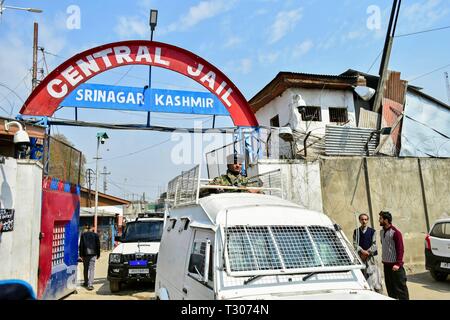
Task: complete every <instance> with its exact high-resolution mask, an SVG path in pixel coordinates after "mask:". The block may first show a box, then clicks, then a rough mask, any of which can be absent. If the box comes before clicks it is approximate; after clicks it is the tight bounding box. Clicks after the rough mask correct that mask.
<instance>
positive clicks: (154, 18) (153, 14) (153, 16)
mask: <svg viewBox="0 0 450 320" xmlns="http://www.w3.org/2000/svg"><path fill="white" fill-rule="evenodd" d="M157 23H158V10H154V9H152V10H150V19H149V25H150V41H153V31H155V28H156V25H157ZM151 89H152V65H150V66H149V69H148V90H149V95H148V96H150V93H151ZM149 106H150V103H149ZM147 127H150V111H148V112H147Z"/></svg>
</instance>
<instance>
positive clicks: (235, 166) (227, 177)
mask: <svg viewBox="0 0 450 320" xmlns="http://www.w3.org/2000/svg"><path fill="white" fill-rule="evenodd" d="M242 161H243V157H242V155H240V154H236V153H233V154H230V155H228V156H227V168H228V170H227V173H226V174H223V175H221V176H219V177H216V178H214V179H213V180H212V181H211V182H210V183H209V184H210V185H219V186H228V187H257V186H258V185H256V183H254V182H250V181H249V179H248V178H247V177H246V176H243V175H242V174H241V170H242ZM209 192H211V193H214V192H251V193H259V191H258V190H251V189H249V190H238V189H234V190H233V189H216V190H214V189H210V190H209Z"/></svg>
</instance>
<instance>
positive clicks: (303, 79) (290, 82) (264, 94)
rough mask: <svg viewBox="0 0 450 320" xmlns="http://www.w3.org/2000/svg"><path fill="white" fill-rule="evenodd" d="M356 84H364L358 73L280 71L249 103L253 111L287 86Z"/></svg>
mask: <svg viewBox="0 0 450 320" xmlns="http://www.w3.org/2000/svg"><path fill="white" fill-rule="evenodd" d="M358 85H366V80H365V78H364V77H361V76H358V75H354V76H353V75H350V76H348V75H322V74H310V73H299V72H285V71H282V72H279V73H278V74H277V75H276V77H275V78H274V79H272V81H270V82H269V83H268V84H267V85H266V86H265V87H264V88H263V89H261V90H260V91H259V92H258V93H257V94H256V95H255V96H254V97H253V98H251V99H250V100H249V103H250V106H251V108H252V110H253V112H256V111H258V110H259V109H260V108H261V107H263V106H264V105H266V104H267V103H268V102H270V101H271V100H273V99H274V98H275V97H277V96H279V95H280V94H282V93H283V92H284V91H285V90H286V89H288V88H320V89H324V88H325V89H338V90H351V89H352V87H353V86H358Z"/></svg>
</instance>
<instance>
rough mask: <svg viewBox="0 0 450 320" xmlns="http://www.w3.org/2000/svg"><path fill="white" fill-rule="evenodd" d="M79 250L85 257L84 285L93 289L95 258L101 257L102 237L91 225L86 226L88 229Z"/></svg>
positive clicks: (82, 237)
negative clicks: (100, 237)
mask: <svg viewBox="0 0 450 320" xmlns="http://www.w3.org/2000/svg"><path fill="white" fill-rule="evenodd" d="M79 252H80V257H81V258H82V259H83V275H84V286H85V287H87V289H88V290H93V289H94V286H93V284H94V271H95V259H96V258H97V259H98V258H100V239H99V237H98V235H97V234H96V233H95V232H94V228H92V227H91V226H86V231H85V232H83V234H82V235H81V237H80V248H79Z"/></svg>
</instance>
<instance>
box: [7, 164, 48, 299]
mask: <svg viewBox="0 0 450 320" xmlns="http://www.w3.org/2000/svg"><path fill="white" fill-rule="evenodd" d="M0 185H1V192H0V207H1V208H4V209H15V213H14V230H13V231H9V232H4V233H0V279H1V280H7V279H21V280H24V281H26V282H28V283H29V284H30V285H31V286H32V287H33V289H34V292H35V293H36V292H37V279H38V274H37V270H38V263H39V232H40V229H41V204H42V200H41V197H42V165H41V164H40V163H39V162H37V161H34V160H17V159H13V158H6V161H5V164H0Z"/></svg>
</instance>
